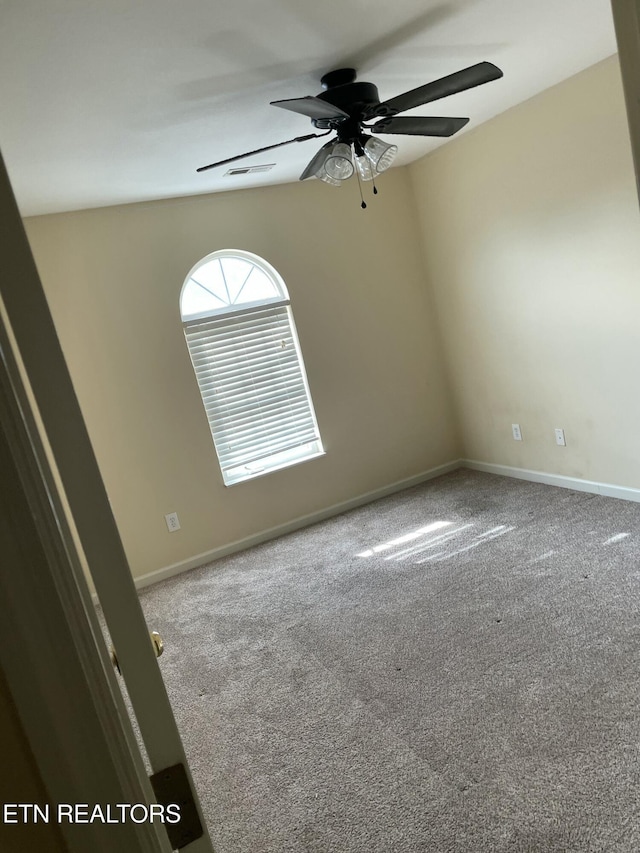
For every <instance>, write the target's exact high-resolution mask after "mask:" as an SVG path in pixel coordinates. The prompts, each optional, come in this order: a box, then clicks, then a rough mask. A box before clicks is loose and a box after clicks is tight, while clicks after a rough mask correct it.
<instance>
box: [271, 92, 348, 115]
mask: <svg viewBox="0 0 640 853" xmlns="http://www.w3.org/2000/svg"><path fill="white" fill-rule="evenodd" d="M270 103H271V106H272V107H282V109H283V110H292V111H293V112H294V113H300V114H301V115H303V116H308V117H309V118H349V113H345V111H344V110H341V109H340V107H334V106H333V104H330V103H329V102H328V101H323V100H322V99H321V98H315V97H314V96H313V95H307V96H306V97H304V98H288V99H287V100H285V101H270Z"/></svg>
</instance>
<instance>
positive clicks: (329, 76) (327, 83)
mask: <svg viewBox="0 0 640 853" xmlns="http://www.w3.org/2000/svg"><path fill="white" fill-rule="evenodd" d="M355 79H356V70H355V68H337V69H336V70H335V71H328V72H327V73H326V74H323V76H322V77H321V78H320V83H321V85H322V88H323V89H325V90H326V89H333V88H335V87H336V86H346V85H347V83H353V82H355Z"/></svg>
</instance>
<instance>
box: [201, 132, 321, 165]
mask: <svg viewBox="0 0 640 853" xmlns="http://www.w3.org/2000/svg"><path fill="white" fill-rule="evenodd" d="M327 133H331V131H330V130H328V131H327ZM327 133H308V134H307V135H306V136H296V137H295V138H294V139H287V141H286V142H276V144H275V145H265V146H264V148H256V149H255V151H247V152H246V153H245V154H236V156H235V157H227V159H226V160H218V162H217V163H209V165H208V166H200V168H199V169H196V172H206V170H207V169H215V167H216V166H224V165H226V164H227V163H233V162H234V160H242V158H243V157H251V155H252V154H262V152H263V151H271V149H272V148H280V147H281V146H282V145H290V144H291V143H292V142H306V141H307V139H317V138H318V137H320V136H326V135H327Z"/></svg>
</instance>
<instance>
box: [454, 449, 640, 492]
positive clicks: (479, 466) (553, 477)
mask: <svg viewBox="0 0 640 853" xmlns="http://www.w3.org/2000/svg"><path fill="white" fill-rule="evenodd" d="M460 465H461V467H463V468H472V469H473V470H474V471H486V472H487V473H488V474H500V475H501V476H503V477H515V478H516V479H518V480H530V481H531V482H533V483H546V484H547V485H549V486H560V487H561V488H563V489H574V490H575V491H577V492H591V493H593V494H595V495H603V496H604V497H607V498H620V499H621V500H625V501H638V502H640V489H630V488H627V487H626V486H613V485H611V484H610V483H597V482H595V481H594V480H581V479H580V478H578V477H563V476H561V475H560V474H548V473H547V472H545V471H530V470H528V469H527V468H512V467H511V466H509V465H494V464H493V463H491V462H477V461H476V460H475V459H462V460H461V463H460Z"/></svg>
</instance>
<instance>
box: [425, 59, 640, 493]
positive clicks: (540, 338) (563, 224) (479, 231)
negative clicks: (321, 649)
mask: <svg viewBox="0 0 640 853" xmlns="http://www.w3.org/2000/svg"><path fill="white" fill-rule="evenodd" d="M410 174H411V177H412V182H413V186H414V189H415V193H416V200H417V203H418V209H419V216H420V224H421V229H422V234H423V245H424V254H425V263H426V267H427V275H428V279H429V283H430V286H431V287H432V289H433V291H434V295H435V299H436V303H437V310H438V314H439V321H440V326H441V331H442V335H443V340H444V341H445V351H446V360H447V372H448V375H449V378H450V382H451V387H452V389H453V393H454V398H455V407H456V412H457V415H458V417H459V420H460V423H461V425H462V436H463V452H464V455H465V456H466V457H467V458H470V459H475V460H481V461H484V462H491V463H498V464H503V465H512V466H517V467H522V468H530V469H535V470H540V471H547V472H553V473H557V474H561V475H567V476H572V477H580V478H586V479H590V480H596V481H600V482H605V483H613V484H617V485H622V486H628V487H636V488H638V487H640V453H639V452H638V436H640V395H638V393H637V384H638V376H639V375H640V214H639V210H638V200H637V197H636V192H635V182H634V174H633V167H632V159H631V153H630V143H629V137H628V129H627V123H626V116H625V110H624V103H623V94H622V87H621V81H620V74H619V67H618V63H617V58H616V57H613V58H611V59H608V60H606V61H604V62H602V63H600V64H598V65H596V66H594V67H592V68H590V69H588V70H586V71H584V72H582V73H581V74H578V75H577V76H575V77H573V78H571V79H569V80H567V81H565V82H563V83H561V84H560V85H558V86H555V87H554V88H552V89H550V90H548V91H546V92H544V93H542V94H541V95H539V96H537V97H535V98H533V99H532V100H530V101H528V102H527V103H525V104H522V105H520V106H518V107H516V108H514V109H512V110H509V111H508V112H507V113H504V114H503V115H501V116H498V117H497V118H496V119H494V120H493V121H491V122H488V123H487V124H485V125H483V126H481V127H479V128H477V129H476V130H474V131H472V132H470V133H468V134H467V135H465V136H463V137H460V138H459V139H457V140H455V141H452V142H451V143H450V144H449V145H447V146H445V147H443V148H440V149H439V150H437V151H436V152H434V153H433V154H432V155H430V156H428V157H427V158H425V159H423V160H422V161H421V162H419V163H417V164H413V165H412V166H411V167H410ZM514 422H516V423H519V424H520V425H521V427H522V432H523V436H524V441H523V442H522V443H518V442H515V441H513V439H512V437H511V424H512V423H514ZM554 427H563V428H564V429H565V430H566V436H567V446H566V448H562V447H557V446H556V444H555V439H554V432H553V431H554Z"/></svg>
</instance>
